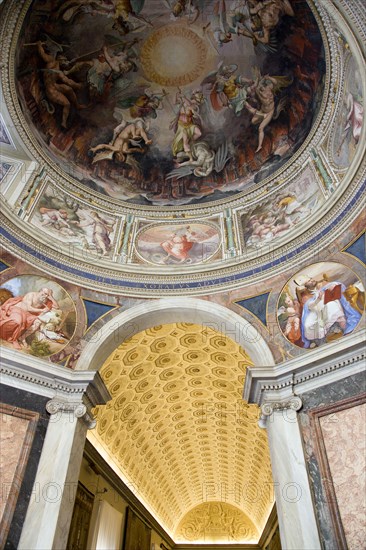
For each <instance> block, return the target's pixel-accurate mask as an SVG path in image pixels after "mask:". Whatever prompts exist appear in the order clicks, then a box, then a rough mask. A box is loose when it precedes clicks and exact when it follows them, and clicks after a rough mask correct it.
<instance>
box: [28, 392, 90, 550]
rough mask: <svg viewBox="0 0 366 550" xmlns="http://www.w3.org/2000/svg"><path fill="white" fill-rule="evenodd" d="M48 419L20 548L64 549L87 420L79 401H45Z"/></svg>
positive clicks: (34, 549)
mask: <svg viewBox="0 0 366 550" xmlns="http://www.w3.org/2000/svg"><path fill="white" fill-rule="evenodd" d="M47 410H48V412H51V413H53V414H51V419H50V422H49V425H48V428H47V432H46V437H45V441H44V444H43V448H42V454H41V458H40V462H39V466H38V470H37V475H36V479H35V482H34V485H33V491H32V495H31V499H30V502H29V506H28V510H27V514H26V518H25V522H24V526H23V530H22V535H21V538H20V541H19V546H18V548H19V549H20V550H29V549H30V548H31V549H32V550H37V549H39V550H41V549H42V550H44V549H46V548H47V549H54V550H56V549H57V550H61V549H63V548H66V544H67V537H68V530H69V525H70V521H71V516H72V511H73V506H74V500H75V495H76V487H77V483H78V476H79V470H80V465H81V460H82V455H83V449H84V444H85V438H86V432H87V428H88V423H87V422H85V419H84V418H83V416H84V414H85V413H86V407H85V405H83V404H82V403H78V404H76V405H73V404H72V403H61V402H60V401H55V400H51V401H49V403H48V404H47Z"/></svg>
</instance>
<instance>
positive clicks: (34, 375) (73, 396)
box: [0, 348, 111, 410]
mask: <svg viewBox="0 0 366 550" xmlns="http://www.w3.org/2000/svg"><path fill="white" fill-rule="evenodd" d="M0 376H1V378H0V381H1V383H2V384H5V385H11V386H13V387H14V386H15V387H17V388H19V389H21V390H24V391H29V392H31V393H35V394H38V395H42V396H46V397H50V398H51V399H53V398H55V397H56V396H57V401H59V402H60V403H69V404H71V403H73V404H76V403H77V404H80V405H81V404H84V406H86V408H87V409H89V410H90V409H91V408H92V407H95V406H96V405H98V404H104V403H106V402H107V401H109V399H110V398H111V397H110V395H109V392H108V391H107V389H106V387H105V385H104V382H103V380H102V378H101V377H100V375H99V373H98V372H92V371H73V370H69V369H66V368H65V367H62V366H59V365H55V364H53V363H49V362H46V361H44V360H42V359H38V358H37V357H32V356H30V355H23V354H22V353H19V352H16V351H13V350H11V349H7V348H2V350H1V365H0Z"/></svg>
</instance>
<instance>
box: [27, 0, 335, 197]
mask: <svg viewBox="0 0 366 550" xmlns="http://www.w3.org/2000/svg"><path fill="white" fill-rule="evenodd" d="M16 68H17V69H16V82H17V88H18V95H19V99H20V103H21V107H22V109H23V112H24V115H25V117H26V119H27V121H28V123H29V125H30V126H31V128H32V131H33V134H34V135H35V136H36V138H37V141H38V143H39V144H40V145H41V146H42V148H43V149H44V148H45V147H46V150H47V152H48V156H49V157H50V158H51V160H52V161H53V162H55V163H57V164H58V165H59V167H60V168H61V169H62V170H63V171H64V172H66V173H67V174H68V176H71V177H72V178H73V179H74V180H77V181H78V182H79V183H81V184H82V185H84V186H86V187H87V188H88V189H89V190H90V191H91V192H93V193H95V192H96V193H98V194H102V195H107V196H109V197H111V198H113V199H115V200H118V201H129V202H130V203H134V204H139V205H142V206H143V205H147V206H148V205H156V206H167V205H175V206H179V205H185V204H188V203H191V204H195V203H202V202H206V203H207V202H209V201H217V200H222V199H226V198H230V197H232V196H233V195H234V194H237V193H243V192H246V191H248V189H249V188H250V187H252V186H253V184H258V183H260V181H262V180H263V179H265V178H267V177H268V176H270V175H271V174H273V173H274V172H275V171H276V170H277V169H279V168H280V167H281V166H283V165H284V164H285V163H286V162H287V161H289V159H290V158H291V156H292V155H293V154H294V152H295V151H297V150H298V149H299V147H300V146H301V144H302V143H303V142H304V140H305V138H306V137H307V135H308V134H309V131H310V128H311V126H312V123H313V121H314V117H315V116H316V114H317V111H318V108H319V104H320V102H321V97H322V91H323V77H324V73H325V64H324V50H323V44H322V40H321V35H320V31H319V29H318V26H317V23H316V19H315V16H314V15H313V12H312V11H311V9H310V7H309V5H308V3H307V2H305V0H263V1H261V2H258V1H254V0H235V1H234V0H233V1H229V0H228V1H225V0H217V1H212V0H210V1H206V0H190V1H186V0H149V1H145V2H144V0H66V1H65V0H58V1H57V0H56V1H55V0H34V2H33V3H32V4H31V7H30V8H29V10H28V13H27V14H26V16H25V19H24V23H23V28H22V31H21V35H20V37H19V43H18V49H17V56H16Z"/></svg>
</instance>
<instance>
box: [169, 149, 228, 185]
mask: <svg viewBox="0 0 366 550" xmlns="http://www.w3.org/2000/svg"><path fill="white" fill-rule="evenodd" d="M191 156H192V159H189V160H186V161H183V162H181V163H180V164H179V166H178V167H177V168H175V169H174V170H172V171H171V172H169V174H168V175H167V179H168V180H169V179H173V178H177V179H181V178H184V177H186V176H189V175H190V174H194V175H195V176H198V177H201V178H203V177H205V176H209V175H210V174H211V173H212V172H213V171H215V172H217V173H220V172H221V170H223V169H224V167H225V165H226V163H227V162H228V161H229V160H230V157H229V155H228V147H227V142H226V141H224V142H223V143H222V144H221V145H220V146H219V147H218V148H217V150H216V151H214V150H213V149H212V148H211V147H210V145H209V144H208V143H207V142H206V141H197V142H195V143H193V144H192V145H191Z"/></svg>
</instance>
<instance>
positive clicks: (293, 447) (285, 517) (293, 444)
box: [260, 397, 321, 550]
mask: <svg viewBox="0 0 366 550" xmlns="http://www.w3.org/2000/svg"><path fill="white" fill-rule="evenodd" d="M300 407H301V400H300V399H299V398H298V397H293V398H292V400H291V399H288V400H286V401H284V402H264V403H263V405H262V412H263V413H264V414H263V415H262V418H261V421H260V425H261V427H266V429H267V433H268V442H269V449H270V455H271V463H272V476H273V483H274V491H275V497H276V506H277V514H278V522H279V526H280V537H281V545H282V548H283V550H300V549H301V550H320V549H321V544H320V540H319V534H318V527H317V523H316V519H315V513H314V505H313V502H312V498H311V492H310V486H309V480H308V474H307V470H306V464H305V457H304V451H303V447H302V441H301V434H300V429H299V425H298V421H297V412H296V411H297V410H298V409H299V408H300Z"/></svg>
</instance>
